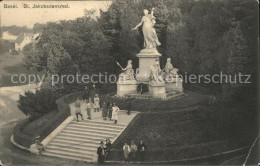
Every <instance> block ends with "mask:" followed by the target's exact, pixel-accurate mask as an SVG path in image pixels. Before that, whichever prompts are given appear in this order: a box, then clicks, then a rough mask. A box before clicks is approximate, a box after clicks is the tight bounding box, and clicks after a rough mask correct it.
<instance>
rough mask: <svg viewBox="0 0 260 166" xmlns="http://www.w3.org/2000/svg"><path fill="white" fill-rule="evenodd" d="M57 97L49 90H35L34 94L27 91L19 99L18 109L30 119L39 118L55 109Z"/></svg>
mask: <svg viewBox="0 0 260 166" xmlns="http://www.w3.org/2000/svg"><path fill="white" fill-rule="evenodd" d="M57 97H58V95H57V94H56V93H54V92H52V91H50V90H45V89H41V90H36V92H35V93H33V92H30V91H27V92H25V94H24V95H20V97H19V101H18V103H19V105H18V108H19V109H20V110H21V111H22V112H23V113H24V114H25V115H31V116H32V117H41V116H43V115H44V114H46V113H48V112H51V111H53V110H56V109H57V105H56V103H55V101H56V99H57Z"/></svg>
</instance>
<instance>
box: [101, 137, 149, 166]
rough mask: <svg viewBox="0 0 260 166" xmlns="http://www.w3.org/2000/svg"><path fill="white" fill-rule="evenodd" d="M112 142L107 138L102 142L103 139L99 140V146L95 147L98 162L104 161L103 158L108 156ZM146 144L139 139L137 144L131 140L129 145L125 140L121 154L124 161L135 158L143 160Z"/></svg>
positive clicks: (134, 159)
mask: <svg viewBox="0 0 260 166" xmlns="http://www.w3.org/2000/svg"><path fill="white" fill-rule="evenodd" d="M111 147H112V144H111V142H110V140H109V139H107V140H106V143H105V144H104V142H103V141H101V143H100V146H99V147H98V149H97V154H98V163H104V162H105V159H107V158H108V155H109V153H110V150H111ZM146 148H147V147H146V145H145V143H144V141H143V140H142V139H141V140H140V142H139V144H138V145H136V144H135V143H134V141H131V144H130V145H129V144H128V143H127V142H126V143H125V144H124V146H123V154H124V158H125V163H127V162H130V161H132V162H134V161H136V159H137V160H139V161H144V160H145V153H146V150H147V149H146Z"/></svg>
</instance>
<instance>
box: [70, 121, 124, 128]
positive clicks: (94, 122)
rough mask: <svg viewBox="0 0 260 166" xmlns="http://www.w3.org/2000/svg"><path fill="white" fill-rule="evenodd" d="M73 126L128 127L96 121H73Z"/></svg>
mask: <svg viewBox="0 0 260 166" xmlns="http://www.w3.org/2000/svg"><path fill="white" fill-rule="evenodd" d="M71 124H88V125H92V126H103V127H104V126H106V127H108V126H110V127H111V128H113V127H114V128H125V126H126V125H123V124H114V123H112V122H111V123H108V122H99V121H94V120H84V121H79V122H77V121H72V122H71Z"/></svg>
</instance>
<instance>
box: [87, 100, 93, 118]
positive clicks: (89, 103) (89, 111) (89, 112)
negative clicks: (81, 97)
mask: <svg viewBox="0 0 260 166" xmlns="http://www.w3.org/2000/svg"><path fill="white" fill-rule="evenodd" d="M90 100H91V99H89V101H87V107H86V111H87V115H88V119H89V120H90V119H91V107H92V106H91V102H90Z"/></svg>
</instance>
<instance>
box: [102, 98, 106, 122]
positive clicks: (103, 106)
mask: <svg viewBox="0 0 260 166" xmlns="http://www.w3.org/2000/svg"><path fill="white" fill-rule="evenodd" d="M102 117H103V120H106V119H107V103H106V102H105V101H104V102H103V104H102Z"/></svg>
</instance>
